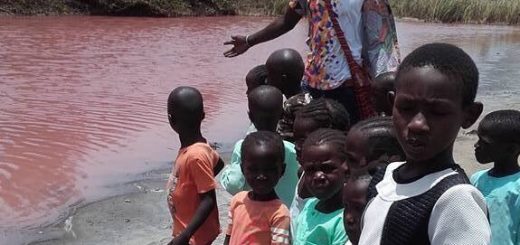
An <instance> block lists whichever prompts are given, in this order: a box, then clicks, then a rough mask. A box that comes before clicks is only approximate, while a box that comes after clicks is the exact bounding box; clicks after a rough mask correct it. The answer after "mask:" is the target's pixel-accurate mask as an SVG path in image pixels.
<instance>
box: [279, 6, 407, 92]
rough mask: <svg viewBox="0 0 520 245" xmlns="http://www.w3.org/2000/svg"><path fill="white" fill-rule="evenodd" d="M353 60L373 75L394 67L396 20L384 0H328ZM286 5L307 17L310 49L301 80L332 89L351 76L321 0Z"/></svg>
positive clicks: (309, 84) (396, 61) (397, 61)
mask: <svg viewBox="0 0 520 245" xmlns="http://www.w3.org/2000/svg"><path fill="white" fill-rule="evenodd" d="M330 1H331V3H332V7H333V10H334V14H336V15H337V20H338V22H339V25H340V27H341V29H342V30H343V32H344V33H345V38H346V40H347V42H348V44H349V47H350V49H351V51H352V56H353V57H354V59H355V61H356V62H357V63H358V64H360V65H362V66H364V67H365V68H366V69H367V70H368V71H369V73H370V75H371V76H372V77H373V78H375V77H376V76H377V75H379V74H382V73H385V72H388V71H395V70H396V69H397V67H398V65H399V59H400V57H399V56H400V54H399V47H398V42H397V32H396V28H395V21H394V17H393V15H392V12H391V10H390V6H389V4H388V2H387V0H330ZM289 6H290V7H291V8H293V9H294V10H295V11H296V12H297V13H299V14H300V15H302V16H305V17H307V19H308V21H309V39H308V41H307V44H308V45H309V49H310V52H309V54H308V56H307V63H306V68H305V73H304V78H303V84H304V85H306V86H309V87H311V88H315V89H319V90H332V89H335V88H338V87H340V86H342V85H343V83H344V82H345V81H348V80H350V79H351V77H352V76H351V73H350V69H349V66H348V63H347V59H346V58H345V55H344V53H343V51H342V49H341V46H340V43H339V41H338V38H337V36H336V32H335V31H334V28H333V25H332V21H331V20H330V16H329V14H330V13H328V11H327V8H326V7H325V2H324V0H290V1H289Z"/></svg>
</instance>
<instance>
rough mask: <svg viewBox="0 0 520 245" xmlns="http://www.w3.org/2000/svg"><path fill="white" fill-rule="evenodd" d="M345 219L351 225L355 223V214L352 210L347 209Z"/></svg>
mask: <svg viewBox="0 0 520 245" xmlns="http://www.w3.org/2000/svg"><path fill="white" fill-rule="evenodd" d="M345 220H346V221H347V224H349V225H353V224H354V223H355V219H354V215H352V213H351V212H347V211H345Z"/></svg>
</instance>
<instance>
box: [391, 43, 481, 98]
mask: <svg viewBox="0 0 520 245" xmlns="http://www.w3.org/2000/svg"><path fill="white" fill-rule="evenodd" d="M428 66H430V67H433V68H434V69H436V70H437V71H439V72H441V73H442V74H444V75H446V76H448V77H450V78H451V79H453V80H454V81H456V82H458V83H459V87H460V90H461V93H462V94H461V96H462V105H463V106H468V105H471V104H472V103H473V102H474V101H475V96H476V94H477V88H478V82H479V72H478V69H477V66H476V65H475V62H473V59H471V57H470V56H469V55H468V54H467V53H466V52H464V50H462V49H461V48H459V47H457V46H455V45H452V44H447V43H430V44H426V45H423V46H421V47H419V48H417V49H415V50H414V51H413V52H411V53H410V54H409V55H408V56H406V58H405V59H404V60H403V62H402V63H401V65H400V66H399V70H398V72H397V79H396V85H397V84H398V83H399V79H400V77H401V76H402V74H403V73H405V72H407V71H409V70H410V69H412V68H418V67H419V68H420V67H428ZM396 87H397V86H396Z"/></svg>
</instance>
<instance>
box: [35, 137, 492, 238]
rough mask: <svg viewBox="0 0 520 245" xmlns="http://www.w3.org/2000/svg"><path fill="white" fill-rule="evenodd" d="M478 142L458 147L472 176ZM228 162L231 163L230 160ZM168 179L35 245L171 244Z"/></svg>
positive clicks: (84, 213)
mask: <svg viewBox="0 0 520 245" xmlns="http://www.w3.org/2000/svg"><path fill="white" fill-rule="evenodd" d="M476 140H477V137H476V135H475V134H474V133H472V130H467V131H461V133H460V135H459V137H458V139H457V142H456V145H455V152H454V155H455V157H456V161H457V162H458V163H459V164H460V165H461V166H462V167H463V168H464V170H465V171H466V173H467V174H468V176H471V174H473V173H474V172H475V171H477V170H479V169H483V168H485V166H483V165H479V164H478V163H477V162H476V160H475V159H474V156H473V155H474V154H473V144H474V143H475V142H476ZM226 158H227V159H229V156H227V157H226ZM168 175H169V172H168V171H164V172H161V173H160V174H159V176H160V177H158V178H157V179H153V180H147V181H141V182H136V183H133V185H134V186H135V192H133V193H130V194H126V195H122V196H117V197H113V198H109V199H106V200H102V201H98V202H95V203H91V204H88V205H86V206H84V207H80V208H78V209H77V210H76V212H75V213H74V214H72V215H71V216H69V218H68V219H67V220H66V221H64V222H61V223H60V224H57V225H55V226H53V227H48V228H46V229H44V230H43V231H42V232H43V233H46V232H51V233H56V234H57V233H62V235H61V236H59V237H58V238H55V239H52V240H48V241H44V242H38V243H33V244H39V245H51V244H52V245H60V244H96V245H99V244H128V245H133V244H135V245H143V244H146V245H155V244H167V243H168V242H169V241H170V239H171V218H170V214H169V212H168V207H167V205H166V193H165V190H164V186H165V183H166V180H167V179H168ZM230 198H231V195H229V194H228V193H227V192H226V191H224V190H222V189H220V188H219V189H218V190H217V202H218V208H219V215H220V224H221V227H222V232H223V233H221V235H220V236H219V237H218V239H217V240H216V241H215V242H214V243H213V244H222V243H223V241H224V232H225V228H226V227H227V210H228V202H229V200H230ZM42 235H44V234H42Z"/></svg>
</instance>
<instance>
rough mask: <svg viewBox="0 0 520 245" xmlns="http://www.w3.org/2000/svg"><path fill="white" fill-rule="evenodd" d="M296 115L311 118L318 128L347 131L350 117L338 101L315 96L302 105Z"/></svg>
mask: <svg viewBox="0 0 520 245" xmlns="http://www.w3.org/2000/svg"><path fill="white" fill-rule="evenodd" d="M296 117H300V118H306V119H312V120H314V121H315V122H316V123H318V124H319V127H320V128H331V129H337V130H341V131H348V129H349V128H350V119H349V117H350V116H349V113H348V112H347V109H345V107H344V106H343V105H342V104H340V103H339V102H337V101H335V100H331V99H325V98H317V99H313V100H311V102H310V103H309V104H307V105H304V106H303V107H302V108H301V109H300V110H299V111H298V112H297V113H296Z"/></svg>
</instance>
